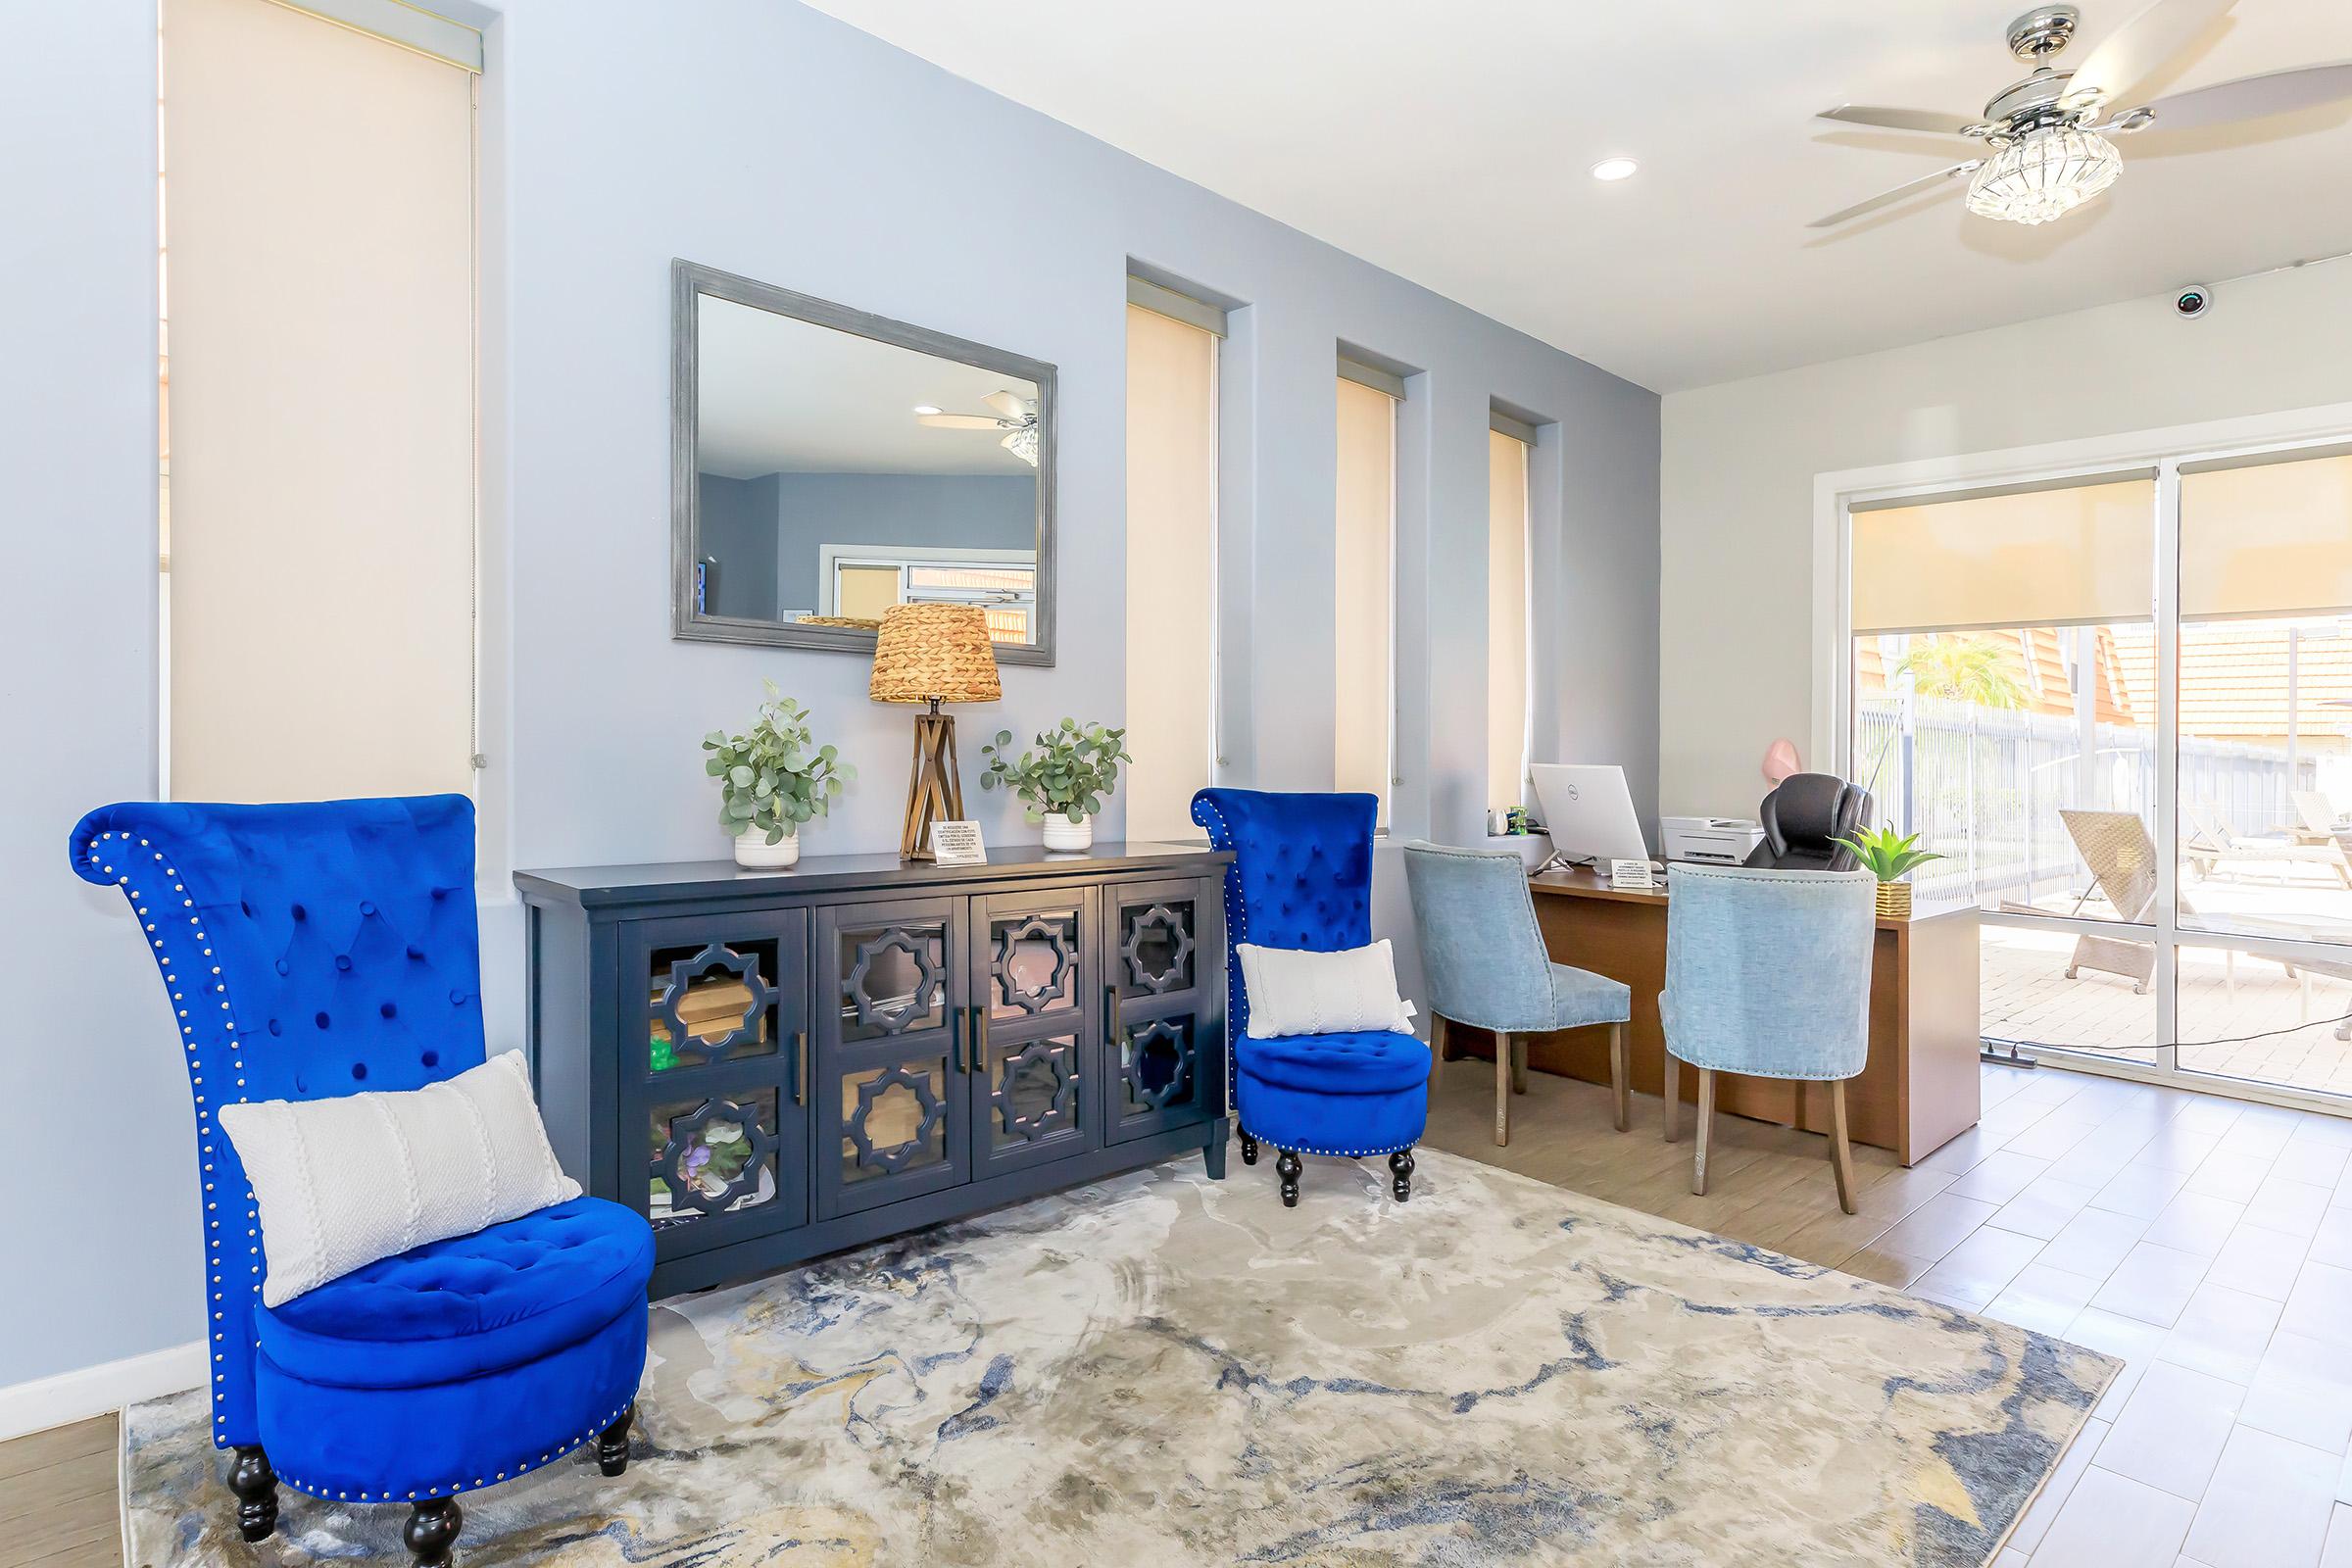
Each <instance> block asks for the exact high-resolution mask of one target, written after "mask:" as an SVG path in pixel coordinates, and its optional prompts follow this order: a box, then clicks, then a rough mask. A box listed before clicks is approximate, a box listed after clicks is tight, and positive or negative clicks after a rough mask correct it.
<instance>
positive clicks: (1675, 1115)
mask: <svg viewBox="0 0 2352 1568" xmlns="http://www.w3.org/2000/svg"><path fill="white" fill-rule="evenodd" d="M1664 1059H1665V1063H1666V1141H1667V1142H1668V1143H1670V1144H1671V1143H1673V1142H1674V1141H1675V1140H1676V1139H1677V1138H1679V1137H1681V1136H1682V1131H1683V1064H1682V1063H1681V1062H1679V1061H1677V1060H1676V1059H1675V1056H1674V1053H1673V1052H1672V1051H1671V1050H1669V1051H1667V1052H1666V1053H1664Z"/></svg>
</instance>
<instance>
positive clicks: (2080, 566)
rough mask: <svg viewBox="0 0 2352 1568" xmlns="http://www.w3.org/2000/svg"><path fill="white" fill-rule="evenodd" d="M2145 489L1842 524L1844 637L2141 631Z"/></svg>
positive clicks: (2145, 590)
mask: <svg viewBox="0 0 2352 1568" xmlns="http://www.w3.org/2000/svg"><path fill="white" fill-rule="evenodd" d="M2155 535H2156V482H2155V481H2154V480H2153V479H2140V478H2133V479H2123V480H2114V481H2109V482H2107V483H2102V484H2088V485H2076V486H2071V487H2068V488H2065V489H2056V490H2027V491H2018V492H2013V493H2011V494H2007V495H1992V496H1974V497H1970V498H1967V499H1965V500H1958V501H1935V502H1929V503H1926V504H1924V505H1920V506H1909V507H1887V508H1882V509H1879V510H1875V511H1868V512H1864V511H1856V512H1855V513H1854V515H1853V551H1852V577H1853V615H1854V621H1853V629H1854V632H1855V634H1856V635H1868V634H1870V633H1874V632H1879V633H1884V632H1905V631H1958V630H1969V629H1981V628H1985V627H1995V626H2069V625H2099V624H2115V623H2118V622H2123V621H2135V620H2146V619H2148V618H2149V617H2150V616H2152V615H2153V614H2154V613H2155V597H2156V580H2155V557H2156V547H2155Z"/></svg>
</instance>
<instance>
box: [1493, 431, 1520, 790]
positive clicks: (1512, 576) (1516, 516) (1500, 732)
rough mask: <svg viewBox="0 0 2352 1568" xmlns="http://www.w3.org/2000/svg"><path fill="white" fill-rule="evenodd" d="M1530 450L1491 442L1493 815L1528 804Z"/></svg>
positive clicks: (1499, 439)
mask: <svg viewBox="0 0 2352 1568" xmlns="http://www.w3.org/2000/svg"><path fill="white" fill-rule="evenodd" d="M1526 777H1527V445H1526V443H1525V442H1522V441H1519V440H1517V439H1515V438H1514V437H1511V436H1508V435H1504V434H1503V433H1502V432H1501V431H1499V430H1496V431H1491V432H1489V433H1488V436H1487V807H1488V809H1491V810H1493V809H1502V810H1507V809H1510V808H1511V807H1514V806H1519V805H1523V804H1525V795H1524V789H1525V783H1524V781H1525V779H1526Z"/></svg>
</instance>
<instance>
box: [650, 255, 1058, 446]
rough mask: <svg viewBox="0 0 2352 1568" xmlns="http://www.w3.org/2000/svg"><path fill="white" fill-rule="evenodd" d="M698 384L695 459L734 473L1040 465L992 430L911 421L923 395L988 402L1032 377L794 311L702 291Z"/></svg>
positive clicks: (971, 406) (967, 404)
mask: <svg viewBox="0 0 2352 1568" xmlns="http://www.w3.org/2000/svg"><path fill="white" fill-rule="evenodd" d="M699 315H700V319H701V325H700V337H699V339H698V342H697V345H696V346H697V351H698V352H697V356H696V357H697V366H696V368H697V369H698V370H699V371H700V380H699V384H698V385H697V388H696V394H695V426H696V436H695V466H696V467H697V468H699V469H700V470H701V471H703V472H704V473H716V474H723V475H725V476H726V477H727V478H730V479H755V478H758V477H759V476H760V475H761V474H763V473H811V472H814V473H1003V474H1023V475H1027V474H1034V473H1035V472H1036V471H1037V470H1036V469H1034V468H1032V467H1030V466H1029V465H1028V464H1026V463H1024V462H1022V461H1021V460H1020V459H1019V458H1016V457H1014V456H1013V455H1012V454H1011V453H1009V452H1007V451H1005V448H1004V447H1003V446H1002V445H1001V444H1000V443H1002V442H1003V441H1004V439H1005V436H1004V433H1003V432H1002V431H998V430H941V429H937V428H934V427H933V426H930V425H926V424H918V423H916V422H915V417H914V411H915V409H916V407H917V406H918V405H926V404H927V405H929V406H930V407H932V408H936V409H943V410H945V411H946V412H948V413H950V414H980V415H985V414H988V413H989V412H990V411H989V410H987V409H985V408H983V407H981V404H980V400H981V399H982V398H984V397H986V396H987V395H988V394H989V393H991V392H995V391H997V390H999V389H1001V388H1009V389H1010V390H1011V391H1013V392H1014V393H1015V394H1017V395H1018V396H1020V397H1022V398H1025V399H1032V400H1033V399H1035V398H1036V396H1037V386H1036V383H1034V382H1030V381H1024V380H1021V379H1020V378H1019V377H1017V376H1008V375H1006V374H1005V372H1004V371H1002V370H983V369H981V368H978V367H977V366H971V365H962V364H958V363H957V362H956V361H954V360H942V359H934V358H933V357H932V356H930V355H928V354H919V353H917V352H915V351H914V350H913V349H903V348H900V347H898V346H896V345H895V344H890V343H877V342H875V341H874V340H873V339H871V338H863V337H859V336H858V335H857V334H856V333H854V332H837V331H835V330H834V329H833V328H831V327H829V326H815V325H811V324H810V323H809V322H807V321H803V320H799V319H796V318H793V317H789V316H778V315H776V314H774V313H773V312H770V311H761V310H755V309H753V308H752V307H751V306H748V305H738V304H736V303H735V302H734V301H732V300H721V299H713V298H711V297H710V296H708V295H706V296H704V298H703V301H702V305H701V308H700V312H699Z"/></svg>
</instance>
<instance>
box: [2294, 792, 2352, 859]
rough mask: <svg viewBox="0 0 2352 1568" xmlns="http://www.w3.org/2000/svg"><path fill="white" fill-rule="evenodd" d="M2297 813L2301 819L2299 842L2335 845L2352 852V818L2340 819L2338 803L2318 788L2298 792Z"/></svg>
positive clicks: (2298, 829)
mask: <svg viewBox="0 0 2352 1568" xmlns="http://www.w3.org/2000/svg"><path fill="white" fill-rule="evenodd" d="M2294 802H2295V815H2296V817H2297V818H2298V819H2299V821H2298V824H2297V826H2296V829H2295V842H2296V843H2298V844H2309V845H2328V844H2332V845H2334V846H2335V847H2336V850H2337V851H2338V852H2339V853H2341V852H2344V851H2352V820H2339V819H2338V818H2337V816H2336V814H2335V803H2334V802H2333V801H2330V800H2329V799H2327V796H2325V795H2323V794H2321V793H2320V792H2319V791H2318V790H2296V791H2294Z"/></svg>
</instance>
